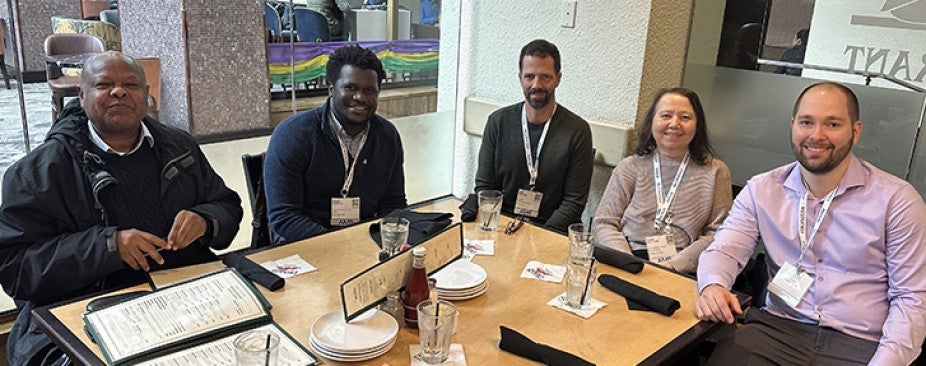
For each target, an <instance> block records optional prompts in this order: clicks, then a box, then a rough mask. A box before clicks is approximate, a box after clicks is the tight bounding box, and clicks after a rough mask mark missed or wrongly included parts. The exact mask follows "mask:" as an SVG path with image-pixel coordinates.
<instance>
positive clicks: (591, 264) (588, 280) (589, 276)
mask: <svg viewBox="0 0 926 366" xmlns="http://www.w3.org/2000/svg"><path fill="white" fill-rule="evenodd" d="M594 268H595V258H592V260H591V261H589V263H588V273H587V274H586V275H585V289H583V290H582V298H581V299H579V306H582V304H585V298H586V297H587V296H588V286H589V285H590V284H591V283H592V269H594Z"/></svg>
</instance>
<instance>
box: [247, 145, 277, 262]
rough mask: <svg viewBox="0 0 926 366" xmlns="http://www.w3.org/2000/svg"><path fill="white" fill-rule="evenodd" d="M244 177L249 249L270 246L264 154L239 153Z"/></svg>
mask: <svg viewBox="0 0 926 366" xmlns="http://www.w3.org/2000/svg"><path fill="white" fill-rule="evenodd" d="M241 163H242V164H243V165H244V179H245V180H246V181H247V183H248V196H249V197H250V198H251V216H252V217H253V219H252V220H251V229H252V231H251V249H257V248H261V247H266V246H270V219H269V218H268V217H267V198H266V196H264V181H263V175H264V154H263V153H260V154H256V155H251V154H244V155H241Z"/></svg>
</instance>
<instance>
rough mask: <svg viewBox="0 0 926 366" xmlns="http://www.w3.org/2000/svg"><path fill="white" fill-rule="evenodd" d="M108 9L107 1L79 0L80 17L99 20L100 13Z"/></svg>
mask: <svg viewBox="0 0 926 366" xmlns="http://www.w3.org/2000/svg"><path fill="white" fill-rule="evenodd" d="M108 9H109V0H80V17H81V18H83V19H94V18H95V19H100V12H101V11H103V10H108Z"/></svg>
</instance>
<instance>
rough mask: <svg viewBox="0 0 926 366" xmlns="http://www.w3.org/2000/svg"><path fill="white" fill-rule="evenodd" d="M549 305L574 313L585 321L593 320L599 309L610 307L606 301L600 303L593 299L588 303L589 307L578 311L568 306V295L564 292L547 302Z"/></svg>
mask: <svg viewBox="0 0 926 366" xmlns="http://www.w3.org/2000/svg"><path fill="white" fill-rule="evenodd" d="M547 305H550V306H552V307H555V308H559V309H562V310H566V311H568V312H570V313H573V314H576V315H578V316H581V317H583V318H585V319H588V318H591V317H592V315H595V313H597V312H598V309H601V308H603V307H605V305H608V304H607V303H605V302H604V301H599V300H597V299H595V298H594V297H593V298H592V299H591V300H590V301H589V302H588V306H586V307H585V308H584V309H576V308H573V307H571V306H569V305H566V293H565V292H563V293H561V294H559V295H556V297H554V298H553V299H552V300H550V301H547Z"/></svg>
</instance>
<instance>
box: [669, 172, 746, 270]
mask: <svg viewBox="0 0 926 366" xmlns="http://www.w3.org/2000/svg"><path fill="white" fill-rule="evenodd" d="M712 164H715V165H716V167H715V169H713V173H714V174H713V181H714V198H713V201H712V202H713V203H712V206H711V215H710V217H709V219H708V223H707V225H706V226H704V228H702V229H701V230H700V235H699V236H698V238H697V239H695V240H694V241H693V242H692V243H691V244H690V245H688V246H687V247H686V248H685V249H682V250H681V251H680V252H678V254H677V255H676V256H675V257H674V258H672V259H671V260H669V264H671V265H672V267H673V268H675V270H676V271H678V272H682V273H695V272H696V271H697V270H698V257H700V256H701V252H703V251H704V249H707V246H708V245H710V244H711V242H713V241H714V233H715V232H717V229H719V228H720V224H723V220H724V219H726V218H727V214H728V213H729V212H730V206H732V205H733V193H732V183H731V178H730V169H728V168H727V165H726V164H724V163H723V162H722V161H720V160H717V159H713V162H712Z"/></svg>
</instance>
